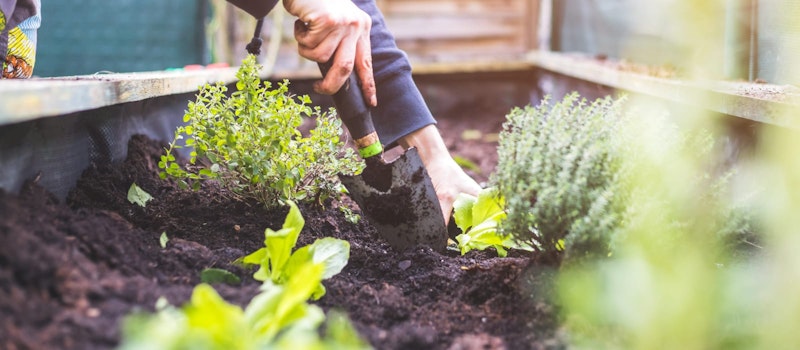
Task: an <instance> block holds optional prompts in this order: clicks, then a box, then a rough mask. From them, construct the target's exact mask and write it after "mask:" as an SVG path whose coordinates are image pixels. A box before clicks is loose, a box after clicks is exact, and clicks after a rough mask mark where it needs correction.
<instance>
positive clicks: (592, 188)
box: [492, 93, 623, 255]
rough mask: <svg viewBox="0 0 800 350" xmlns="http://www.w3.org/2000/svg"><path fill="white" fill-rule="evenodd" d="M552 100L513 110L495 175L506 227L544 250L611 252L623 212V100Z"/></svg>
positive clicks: (508, 121)
mask: <svg viewBox="0 0 800 350" xmlns="http://www.w3.org/2000/svg"><path fill="white" fill-rule="evenodd" d="M550 102H551V101H550V99H549V98H548V99H545V100H544V101H542V103H541V104H540V105H538V106H535V107H534V106H527V107H525V108H515V109H514V110H512V111H511V112H510V113H509V114H508V116H507V118H508V120H507V121H506V123H505V124H504V126H503V131H502V132H501V134H500V141H499V145H498V151H497V152H498V165H497V170H496V173H495V174H493V178H492V181H493V182H494V183H495V184H497V187H498V188H499V191H500V194H501V195H502V196H503V197H505V199H506V210H507V212H508V216H507V218H506V220H504V221H503V223H502V229H503V230H504V231H506V232H508V233H510V234H513V235H514V236H515V237H516V238H517V239H520V240H523V241H529V242H530V243H532V244H533V246H534V247H536V249H537V250H540V251H545V252H558V251H562V250H563V248H565V247H568V248H569V249H568V251H569V252H571V253H575V254H579V255H586V254H607V253H608V251H609V250H608V249H609V243H610V239H609V238H610V236H611V235H612V234H613V232H614V231H615V230H616V228H617V227H618V225H619V223H620V220H621V217H622V216H621V211H622V210H623V209H622V207H621V206H619V205H618V204H619V203H620V201H618V200H617V198H618V197H619V196H621V193H620V188H619V186H618V184H619V181H618V180H619V176H620V170H621V166H622V163H621V162H620V159H619V157H618V156H617V155H618V153H619V152H618V149H619V147H620V146H621V145H622V143H621V142H620V140H619V139H618V135H617V132H616V131H617V129H618V126H619V124H620V123H621V113H620V104H621V101H619V100H614V99H612V98H610V97H609V98H605V99H600V100H597V101H595V102H593V103H588V102H587V101H586V100H585V99H582V98H580V96H579V95H578V94H576V93H573V94H570V95H568V96H566V97H565V98H564V99H563V100H562V101H558V102H556V103H554V104H553V105H552V106H551V105H550ZM568 233H570V234H569V235H568Z"/></svg>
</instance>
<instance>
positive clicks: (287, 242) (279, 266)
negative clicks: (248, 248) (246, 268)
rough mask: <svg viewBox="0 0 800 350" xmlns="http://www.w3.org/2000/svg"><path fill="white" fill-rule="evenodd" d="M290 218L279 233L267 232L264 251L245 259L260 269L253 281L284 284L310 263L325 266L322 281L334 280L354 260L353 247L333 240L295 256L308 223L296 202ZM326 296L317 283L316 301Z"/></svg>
mask: <svg viewBox="0 0 800 350" xmlns="http://www.w3.org/2000/svg"><path fill="white" fill-rule="evenodd" d="M288 203H289V206H290V209H289V214H288V215H287V216H286V220H285V221H284V223H283V227H282V228H281V229H280V230H278V231H273V230H271V229H269V228H267V229H266V230H265V231H264V248H261V249H259V250H257V251H255V252H253V253H252V254H250V255H247V256H245V257H244V258H242V259H241V262H243V263H244V264H249V265H257V266H259V269H258V271H256V272H255V274H253V278H255V279H256V280H259V281H270V282H271V283H275V284H284V283H286V281H288V280H289V279H290V278H292V277H293V276H295V275H297V274H298V273H299V272H298V271H299V270H300V269H302V268H303V267H304V266H306V265H308V264H309V263H313V264H320V265H322V266H323V268H324V270H323V274H322V279H327V278H330V277H332V276H334V275H336V274H338V273H339V272H341V271H342V269H343V268H344V267H345V265H347V260H348V259H349V258H350V243H348V242H347V241H344V240H341V239H336V238H332V237H325V238H320V239H317V240H316V241H314V243H313V244H310V245H307V246H304V247H302V248H300V249H297V250H296V251H294V252H292V249H294V246H295V245H296V244H297V238H298V236H299V235H300V231H301V230H302V229H303V226H304V225H305V220H304V219H303V216H302V215H301V214H300V210H299V209H298V208H297V205H295V204H294V202H291V201H289V202H288ZM323 295H325V286H323V285H322V283H321V282H320V283H317V285H316V289H315V292H314V294H313V298H314V300H316V299H319V298H320V297H322V296H323Z"/></svg>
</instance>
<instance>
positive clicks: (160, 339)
mask: <svg viewBox="0 0 800 350" xmlns="http://www.w3.org/2000/svg"><path fill="white" fill-rule="evenodd" d="M323 273H324V266H323V265H322V264H306V265H304V266H303V267H302V268H301V269H300V270H299V271H298V274H296V275H295V276H293V277H292V278H290V279H289V280H288V281H287V282H286V284H285V285H275V284H272V283H270V282H267V283H265V284H264V286H263V287H262V291H261V293H259V294H258V295H256V296H255V297H254V298H253V299H252V300H251V301H250V303H249V304H248V305H247V307H246V308H245V309H244V310H242V308H241V307H239V306H236V305H232V304H229V303H227V302H226V301H225V300H223V299H222V298H221V297H220V296H219V294H217V292H216V291H215V290H214V289H213V288H212V287H211V286H209V285H207V284H201V285H198V286H197V287H195V289H194V292H193V293H192V297H191V301H190V302H189V303H188V304H186V305H185V306H183V307H182V308H180V309H177V308H175V307H172V306H166V307H164V308H162V309H160V310H159V311H158V313H156V314H154V315H145V314H138V315H133V316H129V317H128V318H127V319H126V320H125V322H124V327H123V342H122V345H121V346H120V349H123V350H134V349H187V350H188V349H215V350H223V349H224V350H238V349H242V350H249V349H368V348H369V345H367V344H366V343H365V342H364V341H363V340H361V339H360V338H359V336H358V334H357V333H356V332H355V330H354V328H353V327H352V325H350V322H349V321H348V320H347V319H346V318H344V317H343V316H342V315H340V314H338V313H333V314H332V315H331V319H330V321H329V322H328V323H327V332H326V334H325V336H324V337H321V336H320V332H319V329H320V326H321V325H322V324H323V321H325V314H324V313H323V311H322V309H320V308H319V307H318V306H316V305H311V304H308V303H307V302H306V301H307V300H308V298H309V297H311V295H312V293H314V290H315V289H316V285H317V284H319V282H320V281H321V280H322V276H323Z"/></svg>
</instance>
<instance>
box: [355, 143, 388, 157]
mask: <svg viewBox="0 0 800 350" xmlns="http://www.w3.org/2000/svg"><path fill="white" fill-rule="evenodd" d="M381 152H383V146H381V143H380V142H375V143H373V144H371V145H369V146H367V147H362V148H359V149H358V154H360V155H361V158H369V157H372V156H376V155H379V154H381Z"/></svg>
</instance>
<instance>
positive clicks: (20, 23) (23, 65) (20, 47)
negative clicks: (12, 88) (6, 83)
mask: <svg viewBox="0 0 800 350" xmlns="http://www.w3.org/2000/svg"><path fill="white" fill-rule="evenodd" d="M39 7H40V0H27V1H25V0H0V33H1V34H0V41H2V42H0V48H2V50H0V54H3V56H0V58H2V65H3V66H2V74H1V75H0V76H2V78H30V77H31V76H32V75H33V66H34V64H36V31H37V30H38V29H39V26H40V24H41V14H40V12H39Z"/></svg>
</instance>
